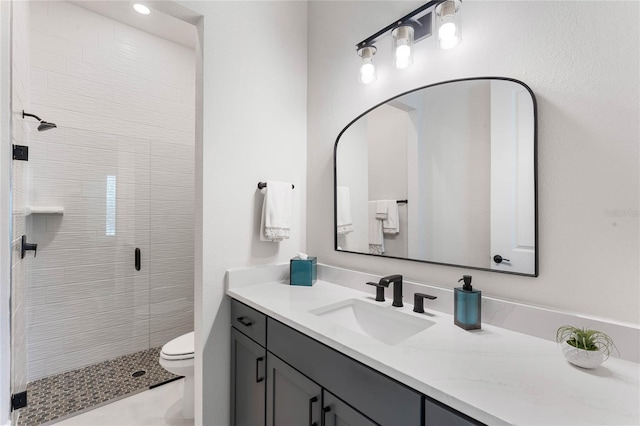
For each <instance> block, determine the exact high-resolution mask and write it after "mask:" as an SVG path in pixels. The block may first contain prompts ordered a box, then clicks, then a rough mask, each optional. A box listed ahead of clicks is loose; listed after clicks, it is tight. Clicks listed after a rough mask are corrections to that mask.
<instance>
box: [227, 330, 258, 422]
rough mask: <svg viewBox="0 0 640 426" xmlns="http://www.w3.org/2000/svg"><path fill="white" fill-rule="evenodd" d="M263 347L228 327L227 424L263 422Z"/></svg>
mask: <svg viewBox="0 0 640 426" xmlns="http://www.w3.org/2000/svg"><path fill="white" fill-rule="evenodd" d="M266 352H267V351H266V350H265V348H263V347H262V346H260V345H258V344H257V343H256V342H254V341H253V340H251V339H249V338H248V337H247V336H245V335H244V334H242V333H240V332H239V331H237V330H236V329H234V328H231V424H232V425H235V426H260V425H264V413H265V405H264V404H265V391H266V386H265V383H266V376H265V373H266V371H265V369H266V368H265V365H266V356H267V353H266Z"/></svg>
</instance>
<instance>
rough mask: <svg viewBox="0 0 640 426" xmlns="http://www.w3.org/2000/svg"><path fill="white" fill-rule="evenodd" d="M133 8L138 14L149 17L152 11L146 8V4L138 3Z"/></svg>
mask: <svg viewBox="0 0 640 426" xmlns="http://www.w3.org/2000/svg"><path fill="white" fill-rule="evenodd" d="M133 8H134V9H135V10H136V12H138V13H140V14H142V15H148V14H150V13H151V9H149V8H148V7H147V6H145V5H144V4H141V3H136V4H134V5H133Z"/></svg>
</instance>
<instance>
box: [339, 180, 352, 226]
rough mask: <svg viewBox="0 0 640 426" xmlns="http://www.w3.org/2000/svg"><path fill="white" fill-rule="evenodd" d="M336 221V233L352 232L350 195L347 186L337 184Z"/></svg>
mask: <svg viewBox="0 0 640 426" xmlns="http://www.w3.org/2000/svg"><path fill="white" fill-rule="evenodd" d="M337 204H338V205H337V212H336V213H337V218H336V219H337V222H338V224H337V225H338V230H337V231H338V235H344V234H348V233H350V232H353V221H352V220H351V196H350V194H349V187H347V186H339V187H338V192H337Z"/></svg>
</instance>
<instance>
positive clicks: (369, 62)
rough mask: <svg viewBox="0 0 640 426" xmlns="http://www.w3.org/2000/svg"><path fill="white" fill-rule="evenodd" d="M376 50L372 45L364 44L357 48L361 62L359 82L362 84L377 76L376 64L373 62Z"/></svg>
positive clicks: (373, 79) (372, 80)
mask: <svg viewBox="0 0 640 426" xmlns="http://www.w3.org/2000/svg"><path fill="white" fill-rule="evenodd" d="M376 50H377V49H376V48H375V47H374V46H365V47H361V48H360V49H358V55H360V57H361V58H362V64H361V65H360V82H361V83H362V84H369V83H373V82H374V81H376V79H377V77H378V76H377V74H376V66H375V64H374V63H373V57H374V55H375V54H376Z"/></svg>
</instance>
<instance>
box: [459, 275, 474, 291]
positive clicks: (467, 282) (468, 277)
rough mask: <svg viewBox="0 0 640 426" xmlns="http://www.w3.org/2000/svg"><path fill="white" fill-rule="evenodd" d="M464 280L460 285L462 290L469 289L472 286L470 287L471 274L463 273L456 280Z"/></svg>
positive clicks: (471, 288)
mask: <svg viewBox="0 0 640 426" xmlns="http://www.w3.org/2000/svg"><path fill="white" fill-rule="evenodd" d="M460 281H464V285H463V286H462V289H463V290H466V291H471V290H473V287H471V275H463V276H462V278H460V279H459V280H458V282H460Z"/></svg>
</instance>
